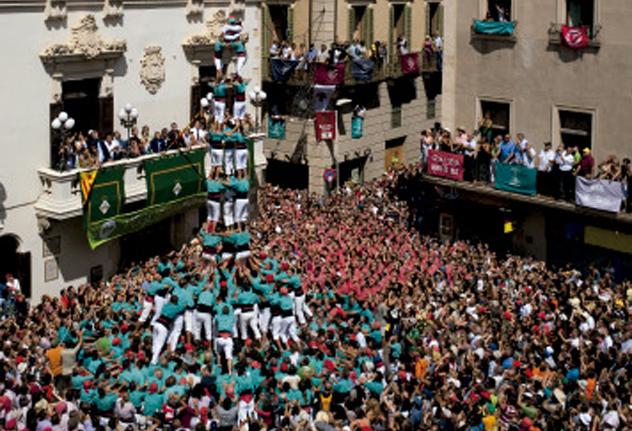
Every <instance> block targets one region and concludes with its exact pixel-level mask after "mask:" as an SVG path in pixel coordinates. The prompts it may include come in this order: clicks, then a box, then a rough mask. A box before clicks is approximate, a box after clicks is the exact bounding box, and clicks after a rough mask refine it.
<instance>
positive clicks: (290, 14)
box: [287, 6, 294, 42]
mask: <svg viewBox="0 0 632 431" xmlns="http://www.w3.org/2000/svg"><path fill="white" fill-rule="evenodd" d="M287 40H288V41H290V42H294V8H293V7H292V6H288V7H287Z"/></svg>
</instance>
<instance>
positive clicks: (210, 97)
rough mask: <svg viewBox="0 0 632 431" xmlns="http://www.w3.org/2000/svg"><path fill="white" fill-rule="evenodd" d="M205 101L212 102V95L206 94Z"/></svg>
mask: <svg viewBox="0 0 632 431" xmlns="http://www.w3.org/2000/svg"><path fill="white" fill-rule="evenodd" d="M206 100H208V101H209V102H210V101H211V100H213V93H208V94H207V95H206Z"/></svg>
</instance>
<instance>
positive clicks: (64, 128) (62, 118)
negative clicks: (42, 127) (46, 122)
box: [50, 111, 75, 170]
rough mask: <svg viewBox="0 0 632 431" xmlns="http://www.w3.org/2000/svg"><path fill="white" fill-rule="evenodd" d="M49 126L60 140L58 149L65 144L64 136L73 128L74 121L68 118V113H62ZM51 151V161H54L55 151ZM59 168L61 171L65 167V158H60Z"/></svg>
mask: <svg viewBox="0 0 632 431" xmlns="http://www.w3.org/2000/svg"><path fill="white" fill-rule="evenodd" d="M50 126H51V127H52V128H53V130H55V131H56V132H57V133H59V136H60V139H61V144H60V146H59V147H60V148H61V147H62V146H63V145H64V144H65V143H66V136H67V133H68V132H69V131H70V130H72V128H73V127H75V119H74V118H72V117H70V116H68V113H66V112H64V111H62V112H60V113H59V115H58V116H57V118H55V119H54V120H53V121H52V122H51V123H50ZM52 150H53V154H52V157H51V159H52V160H55V158H56V155H55V154H54V153H55V151H54V149H52ZM60 163H61V166H60V170H63V169H64V167H65V166H66V158H65V157H62V159H61V160H60Z"/></svg>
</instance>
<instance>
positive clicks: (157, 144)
mask: <svg viewBox="0 0 632 431" xmlns="http://www.w3.org/2000/svg"><path fill="white" fill-rule="evenodd" d="M149 148H150V149H151V152H152V153H154V154H158V153H162V152H163V151H166V150H167V142H166V141H165V139H164V138H163V137H162V133H161V132H156V133H154V139H152V140H151V142H150V143H149Z"/></svg>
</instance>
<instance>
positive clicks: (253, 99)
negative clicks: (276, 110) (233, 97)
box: [248, 91, 257, 102]
mask: <svg viewBox="0 0 632 431" xmlns="http://www.w3.org/2000/svg"><path fill="white" fill-rule="evenodd" d="M248 97H250V100H252V101H253V102H256V101H257V93H255V92H254V91H251V92H250V94H249V95H248Z"/></svg>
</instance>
